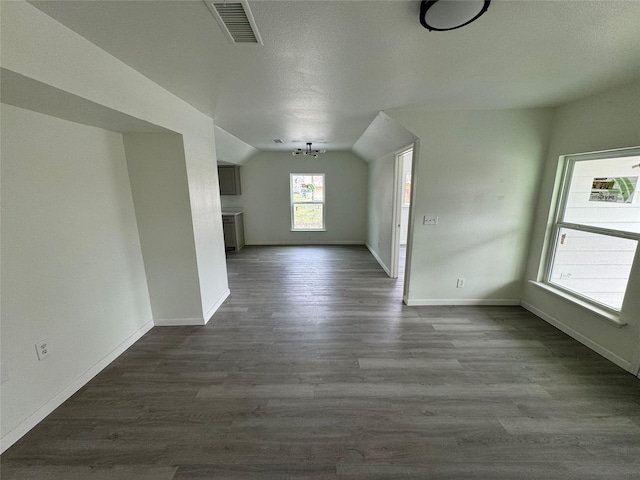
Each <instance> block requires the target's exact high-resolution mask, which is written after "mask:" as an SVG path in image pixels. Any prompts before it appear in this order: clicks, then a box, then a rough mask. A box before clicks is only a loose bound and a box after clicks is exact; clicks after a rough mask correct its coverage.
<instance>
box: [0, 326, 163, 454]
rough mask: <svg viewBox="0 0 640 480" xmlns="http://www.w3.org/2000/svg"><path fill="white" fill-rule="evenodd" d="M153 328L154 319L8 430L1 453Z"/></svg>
mask: <svg viewBox="0 0 640 480" xmlns="http://www.w3.org/2000/svg"><path fill="white" fill-rule="evenodd" d="M152 328H153V321H149V322H147V323H146V324H145V325H144V326H142V328H140V329H139V330H138V331H137V332H135V333H134V334H133V335H131V336H130V337H129V338H127V339H126V340H125V341H124V342H122V343H121V344H120V345H118V346H117V347H116V348H114V349H113V350H112V351H111V352H110V353H109V354H108V355H106V356H105V357H104V358H102V359H101V360H100V361H98V363H96V364H95V365H94V366H93V367H91V368H90V369H89V370H87V371H86V372H84V373H83V374H82V375H80V376H79V377H78V378H76V379H75V380H74V381H73V382H72V383H71V384H70V385H69V386H68V387H67V388H65V389H64V390H63V391H62V392H60V393H59V394H58V395H56V396H55V397H54V398H52V399H51V400H49V401H48V402H47V403H46V404H45V405H43V406H42V407H40V408H39V409H38V410H37V411H36V412H35V413H33V414H32V415H31V416H29V417H28V418H27V419H26V420H24V421H23V422H21V423H20V424H19V425H18V426H17V427H15V428H14V429H13V430H11V431H9V432H7V434H6V435H4V436H3V437H2V438H1V439H0V453H2V452H4V451H5V450H7V449H8V448H9V447H10V446H11V445H13V444H14V443H16V442H17V441H18V440H20V439H21V438H22V437H23V436H24V435H26V434H27V432H29V430H31V429H32V428H33V427H35V426H36V425H37V424H38V423H40V422H41V421H42V420H44V419H45V418H46V417H47V415H49V414H51V413H52V412H53V411H54V410H55V409H56V408H58V407H59V406H60V405H62V404H63V403H64V402H65V401H66V400H67V399H69V398H70V397H71V396H72V395H73V394H74V393H76V392H77V391H78V390H80V389H81V388H82V387H84V386H85V385H86V384H87V383H88V382H89V381H90V380H91V379H92V378H93V377H95V376H96V375H98V374H99V373H100V372H101V371H102V370H104V369H105V368H106V367H107V366H108V365H109V364H110V363H111V362H113V361H114V360H115V359H116V358H118V357H119V356H120V355H122V354H123V353H124V352H125V351H126V350H127V349H128V348H129V347H130V346H131V345H133V344H134V343H136V342H137V341H138V340H139V339H140V338H141V337H142V336H143V335H144V334H145V333H147V332H148V331H149V330H151V329H152Z"/></svg>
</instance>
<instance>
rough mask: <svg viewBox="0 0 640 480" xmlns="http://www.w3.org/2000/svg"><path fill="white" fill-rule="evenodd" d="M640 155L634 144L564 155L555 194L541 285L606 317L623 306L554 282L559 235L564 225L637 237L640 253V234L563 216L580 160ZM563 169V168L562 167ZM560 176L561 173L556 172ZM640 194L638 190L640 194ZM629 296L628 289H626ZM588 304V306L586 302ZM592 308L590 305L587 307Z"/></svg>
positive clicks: (620, 235) (614, 235)
mask: <svg viewBox="0 0 640 480" xmlns="http://www.w3.org/2000/svg"><path fill="white" fill-rule="evenodd" d="M637 155H640V147H630V148H621V149H616V150H603V151H599V152H590V153H583V154H573V155H563V156H561V157H560V162H563V163H562V164H561V171H562V174H561V175H562V176H561V180H560V182H559V183H558V184H557V186H556V190H555V193H556V195H557V198H556V205H555V211H554V213H553V216H552V223H551V225H550V235H549V237H548V240H547V242H546V248H547V253H546V258H545V265H544V272H543V277H542V282H540V283H541V285H540V286H541V287H545V288H546V289H547V290H549V291H551V292H553V291H554V290H556V291H557V293H556V292H554V293H556V294H557V295H559V296H561V297H563V298H566V299H568V300H570V301H572V302H573V303H575V304H578V305H581V306H583V307H587V305H588V306H591V307H592V308H590V310H592V311H593V312H595V313H598V314H600V315H603V314H609V315H604V316H605V317H609V316H610V315H611V314H612V316H613V317H617V316H619V315H620V314H621V312H622V309H620V310H617V309H615V308H613V307H610V306H609V305H605V304H604V303H601V302H598V301H597V300H594V299H592V298H589V297H586V296H585V295H581V294H580V293H578V292H576V291H574V290H570V289H568V288H566V287H563V286H562V285H559V284H557V283H554V282H552V281H551V270H552V268H553V262H554V260H555V256H556V251H557V248H556V247H557V244H558V238H559V235H560V230H561V229H562V228H568V229H571V230H578V231H581V232H587V233H593V234H597V235H607V236H610V237H615V238H624V239H628V240H636V241H637V242H638V243H637V246H636V253H635V255H638V254H639V251H640V233H633V232H627V231H623V230H616V229H612V228H604V227H595V226H591V225H583V224H576V223H572V222H565V221H564V220H562V219H563V217H564V214H565V212H566V206H567V197H568V192H569V186H570V184H571V179H572V178H573V167H574V165H575V164H576V162H579V161H589V160H605V159H613V158H623V157H633V156H637ZM558 170H560V169H558ZM556 175H557V174H556ZM636 195H638V193H636ZM625 296H626V292H625ZM585 304H586V305H585ZM587 308H588V307H587ZM611 320H613V322H614V323H616V324H617V325H625V324H626V322H625V323H622V322H620V321H619V320H616V319H615V318H611Z"/></svg>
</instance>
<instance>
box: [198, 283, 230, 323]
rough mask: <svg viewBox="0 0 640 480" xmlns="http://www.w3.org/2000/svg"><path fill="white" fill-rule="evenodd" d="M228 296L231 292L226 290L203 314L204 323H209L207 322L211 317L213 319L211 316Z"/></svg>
mask: <svg viewBox="0 0 640 480" xmlns="http://www.w3.org/2000/svg"><path fill="white" fill-rule="evenodd" d="M230 294H231V290H229V289H228V288H227V290H226V291H225V292H224V293H223V294H222V295H221V296H220V298H219V299H218V300H217V301H216V303H214V304H213V306H212V307H211V308H210V309H209V310H207V312H206V313H205V314H204V323H209V320H211V317H213V314H214V313H216V312H217V311H218V309H219V308H220V306H221V305H222V304H223V303H224V301H225V300H226V299H227V297H228V296H229V295H230Z"/></svg>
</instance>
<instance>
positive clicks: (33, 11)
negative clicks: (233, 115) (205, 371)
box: [0, 0, 228, 319]
mask: <svg viewBox="0 0 640 480" xmlns="http://www.w3.org/2000/svg"><path fill="white" fill-rule="evenodd" d="M0 5H1V8H2V16H1V22H2V28H1V34H2V42H0V48H1V51H0V63H1V66H2V67H3V69H6V70H7V71H10V72H14V73H16V74H18V75H22V76H23V77H25V78H29V79H31V80H33V81H34V82H33V83H34V84H44V85H49V86H51V87H52V88H54V89H57V90H60V91H64V92H69V93H70V94H72V95H73V96H75V97H77V98H81V99H86V100H87V101H89V102H92V103H93V104H96V105H101V106H104V107H105V108H107V109H109V110H110V111H114V112H121V113H123V114H125V115H126V116H127V117H131V118H136V119H140V120H143V121H144V122H146V123H148V124H151V125H155V126H158V127H160V128H162V129H166V130H170V131H173V132H176V133H179V134H181V135H182V137H183V144H184V161H185V164H186V168H187V178H188V181H189V196H190V199H191V204H192V206H193V208H194V210H192V212H191V214H190V217H191V222H192V223H193V227H192V229H193V232H194V242H195V251H196V259H197V277H198V278H199V279H200V281H202V282H205V283H206V285H201V286H200V287H201V288H200V293H199V294H200V295H201V302H200V303H201V309H202V310H203V312H202V313H201V315H202V316H204V314H205V313H206V314H208V313H209V312H211V310H212V309H214V310H215V307H216V305H219V304H220V303H221V302H222V301H223V300H224V298H225V296H226V295H228V286H227V282H226V263H225V261H224V237H223V234H222V225H221V222H220V220H219V219H220V211H221V210H220V200H219V196H218V195H217V171H216V169H215V168H213V166H215V164H216V157H215V142H214V125H213V121H212V120H211V118H209V117H207V116H206V115H204V114H202V113H201V112H199V111H198V110H196V109H195V108H193V107H192V106H190V105H188V104H187V103H186V102H184V101H182V100H181V99H179V98H178V97H176V96H175V95H173V94H171V93H169V92H167V91H166V90H164V89H163V88H162V87H160V86H159V85H157V84H155V83H154V82H152V81H151V80H149V79H148V78H146V77H144V76H143V75H142V74H140V73H139V72H137V71H135V70H133V69H132V68H131V67H129V66H127V65H126V64H124V63H122V62H121V61H119V60H118V59H116V58H115V57H113V56H112V55H109V54H108V53H107V52H105V51H103V50H101V49H100V48H98V47H97V46H95V45H94V44H92V43H91V42H89V41H87V40H86V39H84V38H82V37H81V36H79V35H78V34H76V33H75V32H73V31H71V30H70V29H68V28H67V27H65V26H63V25H62V24H60V23H58V22H57V21H55V20H53V19H52V18H50V17H48V16H47V15H46V14H44V13H43V12H41V11H40V10H38V9H37V8H35V7H34V6H32V5H30V4H28V3H26V2H24V1H20V0H18V1H15V2H1V4H0ZM203 162H208V163H210V164H211V167H206V170H207V173H206V178H204V179H202V178H200V176H199V173H198V172H202V171H203ZM212 177H215V179H214V178H212ZM207 185H214V188H215V189H216V190H215V191H214V193H212V194H209V195H201V194H200V193H196V192H201V191H202V190H203V189H204V188H206V187H207ZM192 190H193V192H192ZM205 204H206V205H207V208H210V209H211V212H210V213H208V214H202V210H201V209H202V208H203V205H205ZM196 211H197V213H196ZM203 222H204V223H203ZM212 250H218V253H212V252H211V251H212ZM184 317H185V315H182V316H181V317H180V318H184ZM207 319H208V318H207Z"/></svg>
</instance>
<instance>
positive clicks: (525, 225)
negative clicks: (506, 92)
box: [386, 108, 552, 305]
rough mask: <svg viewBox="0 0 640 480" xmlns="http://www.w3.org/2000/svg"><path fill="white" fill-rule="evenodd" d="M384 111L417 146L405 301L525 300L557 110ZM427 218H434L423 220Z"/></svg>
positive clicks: (492, 302) (415, 302) (483, 302)
mask: <svg viewBox="0 0 640 480" xmlns="http://www.w3.org/2000/svg"><path fill="white" fill-rule="evenodd" d="M386 113H387V114H388V115H389V116H391V117H392V118H393V119H395V120H396V121H397V122H398V123H400V124H401V125H403V126H404V127H405V128H407V129H408V130H410V131H411V132H413V133H414V134H416V135H417V136H418V138H419V139H420V144H421V150H420V155H419V157H418V158H417V159H416V162H414V171H413V174H414V178H415V179H416V180H415V182H414V185H413V188H414V190H415V193H414V198H413V200H414V204H413V205H412V207H411V208H412V209H413V211H414V218H415V225H414V228H413V233H412V242H413V247H412V248H413V250H412V256H411V264H410V269H411V279H410V282H409V285H408V294H407V298H406V301H407V302H408V303H409V304H410V305H431V304H436V305H439V304H445V305H447V304H494V305H499V304H519V302H520V294H521V287H522V277H523V275H524V263H525V258H526V249H527V246H528V242H529V235H530V231H531V224H532V219H533V208H534V205H535V201H536V198H537V197H536V194H537V187H538V181H539V177H540V174H541V170H542V165H543V162H544V155H545V153H546V148H547V141H548V136H549V128H550V121H551V115H552V111H550V110H546V109H539V110H530V109H521V110H496V111H427V110H424V109H420V108H398V109H393V110H389V111H387V112H386ZM425 216H426V217H431V218H433V217H438V222H437V224H436V225H424V224H423V218H424V217H425ZM458 278H464V279H465V286H464V288H456V285H457V279H458Z"/></svg>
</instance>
